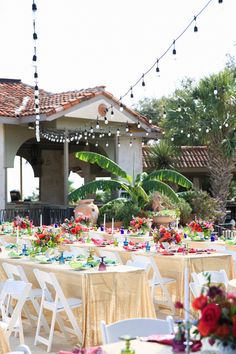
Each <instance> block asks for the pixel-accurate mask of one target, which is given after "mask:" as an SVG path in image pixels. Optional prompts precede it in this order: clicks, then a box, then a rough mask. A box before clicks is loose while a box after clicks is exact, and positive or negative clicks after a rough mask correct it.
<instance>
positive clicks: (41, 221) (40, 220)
mask: <svg viewBox="0 0 236 354" xmlns="http://www.w3.org/2000/svg"><path fill="white" fill-rule="evenodd" d="M39 225H40V227H42V226H43V215H42V214H40V215H39Z"/></svg>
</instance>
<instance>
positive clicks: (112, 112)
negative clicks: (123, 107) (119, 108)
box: [111, 107, 114, 116]
mask: <svg viewBox="0 0 236 354" xmlns="http://www.w3.org/2000/svg"><path fill="white" fill-rule="evenodd" d="M113 115H114V111H113V107H111V116H113Z"/></svg>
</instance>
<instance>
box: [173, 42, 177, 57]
mask: <svg viewBox="0 0 236 354" xmlns="http://www.w3.org/2000/svg"><path fill="white" fill-rule="evenodd" d="M176 53H177V52H176V49H175V40H174V41H173V50H172V54H173V55H176Z"/></svg>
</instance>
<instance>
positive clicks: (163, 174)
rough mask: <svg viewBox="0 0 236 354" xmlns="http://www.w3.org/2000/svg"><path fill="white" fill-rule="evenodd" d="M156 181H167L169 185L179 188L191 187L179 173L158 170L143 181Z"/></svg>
mask: <svg viewBox="0 0 236 354" xmlns="http://www.w3.org/2000/svg"><path fill="white" fill-rule="evenodd" d="M150 180H156V181H157V180H158V181H168V182H171V183H176V184H178V185H179V186H182V187H185V188H188V189H189V188H191V187H192V186H193V184H192V182H191V181H190V180H189V179H188V178H186V177H185V176H183V175H182V174H181V173H179V172H176V171H173V170H158V171H153V172H152V173H150V174H149V175H148V176H147V178H146V179H145V181H150Z"/></svg>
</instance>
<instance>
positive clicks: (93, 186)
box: [68, 180, 124, 201]
mask: <svg viewBox="0 0 236 354" xmlns="http://www.w3.org/2000/svg"><path fill="white" fill-rule="evenodd" d="M123 186H124V183H122V181H117V180H99V181H92V182H89V183H87V184H85V185H83V186H81V187H80V188H77V189H76V190H74V191H73V192H72V193H70V194H69V195H68V199H69V201H76V200H78V199H82V198H84V197H86V195H88V194H95V193H96V192H97V190H103V191H104V190H110V191H113V190H118V189H123Z"/></svg>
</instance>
